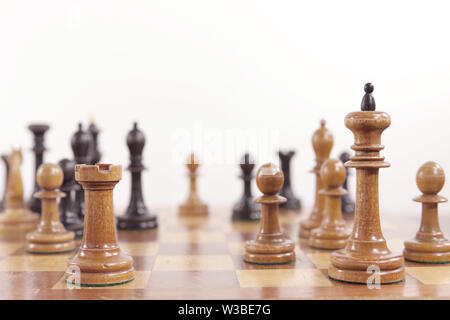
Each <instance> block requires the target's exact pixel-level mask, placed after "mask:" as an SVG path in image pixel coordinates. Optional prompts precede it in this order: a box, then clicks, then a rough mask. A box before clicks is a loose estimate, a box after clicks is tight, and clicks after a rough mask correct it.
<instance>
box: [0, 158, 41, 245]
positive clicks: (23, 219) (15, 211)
mask: <svg viewBox="0 0 450 320" xmlns="http://www.w3.org/2000/svg"><path fill="white" fill-rule="evenodd" d="M21 164H22V151H21V150H20V149H17V150H16V149H13V150H12V151H11V154H10V155H9V156H8V165H9V175H8V187H7V190H6V202H5V210H4V211H3V214H1V215H0V230H2V231H6V232H8V231H12V232H15V231H20V232H22V231H24V232H26V231H30V230H33V229H35V228H36V227H37V223H38V221H39V215H38V214H36V213H32V212H31V211H30V210H29V209H28V207H27V205H26V203H25V202H24V200H23V184H22V176H21V173H20V166H21ZM21 236H22V237H23V235H21Z"/></svg>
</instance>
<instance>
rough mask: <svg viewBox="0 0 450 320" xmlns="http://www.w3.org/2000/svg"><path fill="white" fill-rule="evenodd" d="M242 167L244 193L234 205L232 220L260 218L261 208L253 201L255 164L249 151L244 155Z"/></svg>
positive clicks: (241, 176)
mask: <svg viewBox="0 0 450 320" xmlns="http://www.w3.org/2000/svg"><path fill="white" fill-rule="evenodd" d="M240 167H241V169H242V175H240V178H241V179H242V180H244V194H243V195H242V197H241V199H240V200H239V201H238V202H237V203H236V204H235V205H234V207H233V215H232V217H231V219H232V220H259V219H260V216H261V208H260V206H259V205H258V204H256V203H254V202H253V196H252V188H251V186H252V179H253V177H254V176H253V174H252V171H253V168H254V167H255V164H254V163H253V160H252V159H251V158H250V155H249V154H248V153H245V154H244V156H243V157H242V160H241V164H240Z"/></svg>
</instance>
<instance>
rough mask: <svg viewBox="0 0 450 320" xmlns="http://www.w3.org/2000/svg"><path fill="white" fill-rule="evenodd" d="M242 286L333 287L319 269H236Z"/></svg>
mask: <svg viewBox="0 0 450 320" xmlns="http://www.w3.org/2000/svg"><path fill="white" fill-rule="evenodd" d="M236 275H237V278H238V281H239V285H240V286H241V288H264V287H302V286H307V287H331V286H332V283H331V282H330V281H329V280H328V278H327V277H325V276H324V275H323V274H322V273H321V272H320V271H319V270H317V269H274V270H236Z"/></svg>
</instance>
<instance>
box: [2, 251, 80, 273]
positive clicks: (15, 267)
mask: <svg viewBox="0 0 450 320" xmlns="http://www.w3.org/2000/svg"><path fill="white" fill-rule="evenodd" d="M72 255H73V254H62V255H57V254H53V255H31V254H30V255H24V256H10V257H7V258H5V259H3V260H1V261H0V271H19V272H26V271H65V270H66V268H67V260H68V259H69V258H70V257H71V256H72Z"/></svg>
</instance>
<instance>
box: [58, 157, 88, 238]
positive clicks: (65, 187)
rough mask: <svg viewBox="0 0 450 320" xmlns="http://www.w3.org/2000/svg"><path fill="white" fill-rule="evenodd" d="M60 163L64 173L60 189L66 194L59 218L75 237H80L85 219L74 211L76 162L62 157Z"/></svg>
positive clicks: (61, 204)
mask: <svg viewBox="0 0 450 320" xmlns="http://www.w3.org/2000/svg"><path fill="white" fill-rule="evenodd" d="M58 164H59V166H60V167H61V169H62V171H63V174H64V180H63V183H62V185H61V187H59V190H61V191H62V192H64V193H65V194H66V196H65V197H64V198H61V200H60V203H59V218H60V220H61V223H62V224H63V225H64V227H65V228H66V229H67V230H69V231H73V232H74V233H75V237H77V238H80V237H81V236H82V235H83V221H82V220H81V219H80V218H79V217H78V215H77V214H76V213H75V212H74V211H73V191H74V190H75V189H76V184H75V162H74V161H73V160H69V159H62V160H61V161H60V162H59V163H58Z"/></svg>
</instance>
